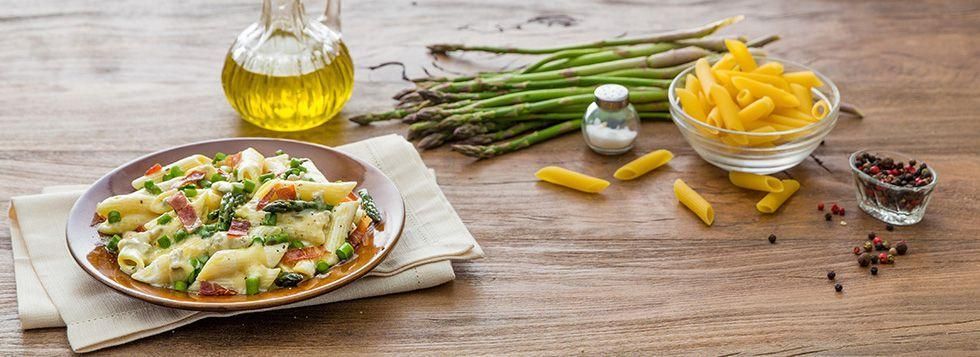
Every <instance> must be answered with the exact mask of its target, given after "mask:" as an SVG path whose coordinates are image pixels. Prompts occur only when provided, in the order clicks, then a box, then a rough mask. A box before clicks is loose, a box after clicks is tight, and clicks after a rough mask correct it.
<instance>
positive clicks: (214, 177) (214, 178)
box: [211, 173, 225, 182]
mask: <svg viewBox="0 0 980 357" xmlns="http://www.w3.org/2000/svg"><path fill="white" fill-rule="evenodd" d="M224 180H225V176H224V175H222V174H218V173H216V174H214V175H211V182H219V181H224Z"/></svg>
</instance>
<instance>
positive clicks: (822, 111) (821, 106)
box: [810, 99, 830, 120]
mask: <svg viewBox="0 0 980 357" xmlns="http://www.w3.org/2000/svg"><path fill="white" fill-rule="evenodd" d="M828 113H830V105H828V104H827V101H825V100H823V99H821V100H820V101H818V102H817V104H814V105H813V108H811V109H810V114H812V115H813V118H814V119H816V120H821V119H823V118H825V117H827V114H828Z"/></svg>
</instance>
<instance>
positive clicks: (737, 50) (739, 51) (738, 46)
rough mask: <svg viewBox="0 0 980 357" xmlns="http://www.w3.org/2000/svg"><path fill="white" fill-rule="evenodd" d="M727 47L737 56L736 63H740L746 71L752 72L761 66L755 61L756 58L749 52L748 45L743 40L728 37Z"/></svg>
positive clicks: (740, 66)
mask: <svg viewBox="0 0 980 357" xmlns="http://www.w3.org/2000/svg"><path fill="white" fill-rule="evenodd" d="M725 47H726V48H728V52H729V53H730V54H731V55H732V56H734V57H735V63H738V66H739V68H741V69H742V70H743V71H746V72H752V71H754V70H755V69H756V68H758V67H759V66H758V65H757V64H756V63H755V59H754V58H752V54H751V53H749V48H748V46H746V45H745V43H742V41H739V40H733V39H726V40H725Z"/></svg>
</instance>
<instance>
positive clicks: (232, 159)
mask: <svg viewBox="0 0 980 357" xmlns="http://www.w3.org/2000/svg"><path fill="white" fill-rule="evenodd" d="M241 161H242V153H241V152H239V153H237V154H234V155H228V156H226V157H225V159H224V160H223V161H221V163H222V164H224V165H225V166H228V167H230V168H233V169H234V168H235V167H238V163H239V162H241Z"/></svg>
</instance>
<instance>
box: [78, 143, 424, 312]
mask: <svg viewBox="0 0 980 357" xmlns="http://www.w3.org/2000/svg"><path fill="white" fill-rule="evenodd" d="M255 141H267V142H289V143H292V144H297V145H305V146H309V147H313V148H316V149H319V150H324V151H328V152H332V153H333V154H336V155H340V156H343V157H345V158H348V159H350V160H353V161H354V162H356V163H358V164H360V165H361V166H362V167H364V168H365V169H367V170H374V171H376V172H375V173H376V174H378V175H379V176H380V178H383V179H384V180H385V181H386V182H387V183H388V184H389V185H390V186H391V188H393V189H394V191H395V193H398V200H397V207H399V208H400V209H401V212H400V214H399V215H398V216H399V217H400V219H399V222H398V225H397V226H392V227H390V228H388V227H386V229H385V230H386V231H388V229H391V231H390V232H391V235H390V236H389V237H390V238H389V240H388V242H386V243H385V246H384V248H383V249H381V251H380V252H378V253H377V254H376V255H375V256H374V257H373V258H372V259H371V260H369V261H368V263H367V264H365V265H364V266H362V267H360V268H358V269H357V270H354V271H352V272H350V273H349V274H347V275H344V276H342V277H340V278H339V279H337V280H336V281H334V282H332V283H329V284H325V285H322V286H318V287H316V288H313V289H308V290H302V291H297V292H296V293H293V294H288V295H285V296H280V297H274V298H270V299H262V300H253V301H231V302H203V301H181V300H174V299H170V298H167V297H165V296H161V295H156V294H152V293H148V292H144V291H139V290H136V289H132V288H128V287H126V286H123V284H121V283H119V282H117V281H115V280H114V279H112V278H111V277H108V276H106V275H105V274H103V273H102V272H101V271H99V270H98V269H96V268H94V267H92V266H90V264H87V263H88V260H87V257H86V255H87V254H88V253H89V252H78V251H76V249H74V248H73V247H74V245H73V244H72V239H73V238H72V237H73V236H75V235H73V234H71V233H69V232H70V230H71V229H72V227H73V226H72V217H75V216H77V215H78V214H81V213H82V211H83V210H84V209H85V207H83V204H84V202H83V201H85V200H84V199H83V198H84V197H85V196H87V195H89V194H92V192H93V190H95V189H96V188H97V187H99V186H100V185H102V184H107V183H106V182H107V181H109V180H111V178H112V177H114V176H115V175H118V174H119V173H120V172H122V171H123V169H124V168H127V167H129V166H131V165H134V164H137V163H139V162H141V161H143V160H146V159H148V158H151V157H153V156H156V155H161V154H164V153H167V152H170V151H174V150H179V149H186V148H190V147H195V146H199V145H203V144H212V143H225V142H228V143H233V142H255ZM406 214H407V213H406V210H405V200H404V198H403V197H402V195H401V193H400V191H399V189H398V186H396V185H395V183H394V181H392V180H391V178H390V177H388V175H386V174H385V173H384V172H383V171H381V169H378V168H377V167H375V166H374V165H372V164H370V163H368V162H367V161H365V160H362V159H359V158H356V157H354V156H352V155H349V154H347V153H345V152H343V151H340V150H337V149H335V148H332V147H329V146H325V145H320V144H316V143H310V142H305V141H300V140H291V139H281V138H266V137H232V138H220V139H211V140H203V141H197V142H192V143H188V144H184V145H177V146H172V147H167V148H164V149H161V150H157V151H154V152H152V153H149V154H146V155H142V156H139V157H137V158H135V159H132V160H130V161H128V162H126V163H125V164H122V165H119V166H117V167H115V168H113V169H112V170H111V171H109V172H108V173H106V174H105V175H103V176H102V177H100V178H99V179H98V180H96V181H95V182H94V183H93V184H92V185H91V186H89V188H88V189H86V190H85V192H83V193H82V195H81V196H79V199H78V200H77V201H75V203H74V204H73V205H72V208H71V210H70V211H69V213H68V223H67V224H66V227H65V243H66V247H65V248H66V249H68V252H69V254H70V255H71V256H72V258H73V259H74V260H75V263H76V264H77V265H78V266H79V267H80V268H82V270H83V271H85V272H86V273H88V275H90V276H92V278H94V279H95V280H96V281H98V282H100V283H102V284H103V285H105V286H108V287H109V288H111V289H113V290H115V291H116V292H119V293H121V294H123V295H126V296H129V297H132V298H135V299H138V300H142V301H145V302H149V303H152V304H155V305H159V306H164V307H170V308H176V309H182V310H192V311H212V312H231V311H249V310H260V309H267V308H271V307H276V306H283V305H288V304H291V303H295V302H299V301H305V300H309V299H312V298H315V297H317V296H320V295H323V294H326V293H329V292H332V291H334V290H337V289H339V288H342V287H344V286H347V285H348V284H350V283H353V282H355V281H357V280H359V279H360V278H362V277H364V276H366V275H367V274H368V273H370V272H371V271H373V270H374V269H375V268H376V267H377V266H378V265H379V264H381V262H383V261H384V260H385V258H387V257H388V254H390V253H391V251H392V250H394V248H395V245H396V244H397V243H398V241H399V240H400V238H401V236H402V234H403V233H404V232H405V229H404V227H405V219H406V218H407V217H406ZM386 221H387V220H386ZM141 284H142V282H141Z"/></svg>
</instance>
